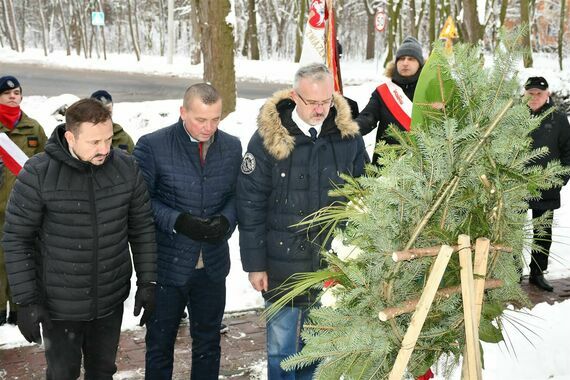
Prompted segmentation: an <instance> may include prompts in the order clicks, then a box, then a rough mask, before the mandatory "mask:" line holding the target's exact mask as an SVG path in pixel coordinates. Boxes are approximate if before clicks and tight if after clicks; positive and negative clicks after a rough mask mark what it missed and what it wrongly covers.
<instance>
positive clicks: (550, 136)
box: [529, 100, 570, 210]
mask: <svg viewBox="0 0 570 380" xmlns="http://www.w3.org/2000/svg"><path fill="white" fill-rule="evenodd" d="M551 107H553V105H552V100H550V103H546V104H545V105H544V106H542V107H541V108H540V109H539V110H538V111H537V112H533V114H534V115H542V114H543V113H545V112H547V111H548V110H549V109H550V108H551ZM530 136H531V137H532V148H533V149H538V148H541V147H547V148H548V154H547V155H545V156H543V157H540V158H537V159H536V161H534V162H533V164H534V165H540V166H542V167H546V165H547V164H548V163H549V162H550V161H552V160H559V161H560V163H561V164H562V165H564V166H570V124H569V123H568V116H567V115H566V114H564V112H561V111H559V110H556V111H554V112H552V113H551V114H550V115H548V116H547V117H546V118H544V119H543V120H542V122H541V123H540V127H538V128H536V129H535V130H534V131H532V132H531V134H530ZM564 183H568V176H567V177H565V178H564ZM560 190H561V188H560V187H554V188H552V189H548V190H543V191H542V193H541V197H540V199H538V200H533V201H530V202H529V207H530V208H531V209H536V210H555V209H557V208H560Z"/></svg>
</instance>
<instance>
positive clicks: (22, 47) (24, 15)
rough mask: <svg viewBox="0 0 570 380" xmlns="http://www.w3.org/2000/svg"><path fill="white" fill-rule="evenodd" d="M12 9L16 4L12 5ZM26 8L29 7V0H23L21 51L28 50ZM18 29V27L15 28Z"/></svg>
mask: <svg viewBox="0 0 570 380" xmlns="http://www.w3.org/2000/svg"><path fill="white" fill-rule="evenodd" d="M12 9H14V6H12ZM26 9H28V2H27V0H23V4H22V20H23V22H22V28H21V30H20V51H22V52H23V51H25V50H26V20H27V15H26ZM14 23H16V11H15V10H14ZM14 30H16V29H14Z"/></svg>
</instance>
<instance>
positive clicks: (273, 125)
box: [257, 89, 359, 160]
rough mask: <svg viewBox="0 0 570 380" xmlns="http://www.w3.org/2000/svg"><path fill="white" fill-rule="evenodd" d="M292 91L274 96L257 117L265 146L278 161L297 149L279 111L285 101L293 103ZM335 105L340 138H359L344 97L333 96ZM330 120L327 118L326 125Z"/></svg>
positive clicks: (280, 92)
mask: <svg viewBox="0 0 570 380" xmlns="http://www.w3.org/2000/svg"><path fill="white" fill-rule="evenodd" d="M291 91H292V89H288V90H282V91H278V92H276V93H275V94H273V96H272V97H271V98H269V99H268V100H267V102H265V104H264V105H263V106H262V107H261V110H260V111H259V115H258V117H257V126H258V131H259V135H260V136H261V139H262V140H263V146H264V147H265V149H267V151H268V152H269V153H270V154H271V155H272V156H273V157H275V158H276V159H278V160H283V159H285V158H287V157H289V155H290V154H291V152H292V151H293V149H294V148H295V136H294V135H292V134H291V133H290V131H289V129H288V128H287V127H286V126H284V125H283V122H282V120H281V116H280V112H279V109H278V104H279V103H280V102H282V101H284V100H290V101H291V102H293V101H292V99H291V96H290V95H291ZM333 103H334V108H335V109H336V115H335V117H334V118H335V119H334V124H335V126H336V128H337V129H338V131H339V132H340V136H341V137H342V138H343V139H344V138H351V137H355V136H357V135H358V134H359V129H358V124H356V123H355V122H354V121H353V120H352V115H351V113H350V107H349V105H348V103H347V102H346V100H345V99H344V97H343V96H342V95H338V94H333ZM293 104H294V103H293ZM329 116H330V114H329ZM328 119H329V118H328V117H327V119H326V120H325V123H326V122H327V121H328ZM323 127H324V124H323Z"/></svg>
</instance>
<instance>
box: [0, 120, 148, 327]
mask: <svg viewBox="0 0 570 380" xmlns="http://www.w3.org/2000/svg"><path fill="white" fill-rule="evenodd" d="M64 132H65V126H64V125H60V126H59V127H57V128H56V129H55V131H54V133H53V134H52V136H51V137H50V139H49V140H48V142H47V144H46V147H45V153H40V154H37V155H35V156H34V157H32V158H30V159H29V160H28V161H27V162H26V164H25V165H24V168H23V169H22V171H21V172H20V174H19V175H18V179H17V180H16V183H15V185H14V189H13V190H12V194H11V196H10V200H9V203H8V207H7V211H6V224H5V226H4V238H3V246H4V249H5V252H6V269H7V272H8V277H9V281H10V288H11V290H12V297H13V299H14V301H15V302H16V303H17V304H20V305H28V304H33V303H37V304H42V305H44V306H45V307H46V308H47V310H48V312H49V314H50V317H51V318H52V319H58V320H70V321H88V320H93V319H97V318H101V317H104V316H106V315H109V314H110V313H112V312H113V310H114V309H115V308H116V307H117V306H118V305H119V304H120V303H122V302H123V301H124V300H125V299H126V298H127V296H128V295H129V289H130V278H131V274H132V263H131V254H130V252H129V243H130V245H131V250H132V255H133V260H134V266H135V270H136V272H137V280H138V281H137V282H138V283H147V282H151V281H156V243H155V232H154V224H153V220H152V210H151V204H150V199H149V196H148V192H147V190H146V185H145V183H144V179H143V177H142V175H141V173H140V171H139V169H138V168H137V166H136V164H135V162H134V159H133V158H131V157H130V156H129V155H128V154H126V153H123V152H122V151H121V150H120V149H117V150H111V154H110V155H109V157H108V158H107V161H106V162H105V163H104V164H102V165H100V166H95V165H91V164H90V163H86V162H82V161H79V160H78V159H75V158H73V157H72V156H71V154H70V153H69V148H68V146H67V141H66V140H65V138H64Z"/></svg>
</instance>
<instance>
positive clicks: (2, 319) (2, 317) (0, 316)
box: [0, 310, 6, 326]
mask: <svg viewBox="0 0 570 380" xmlns="http://www.w3.org/2000/svg"><path fill="white" fill-rule="evenodd" d="M5 324H6V310H2V311H0V326H2V325H5Z"/></svg>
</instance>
